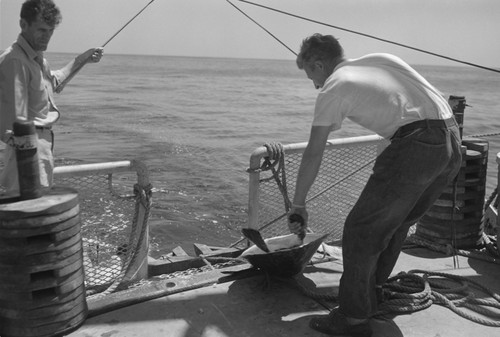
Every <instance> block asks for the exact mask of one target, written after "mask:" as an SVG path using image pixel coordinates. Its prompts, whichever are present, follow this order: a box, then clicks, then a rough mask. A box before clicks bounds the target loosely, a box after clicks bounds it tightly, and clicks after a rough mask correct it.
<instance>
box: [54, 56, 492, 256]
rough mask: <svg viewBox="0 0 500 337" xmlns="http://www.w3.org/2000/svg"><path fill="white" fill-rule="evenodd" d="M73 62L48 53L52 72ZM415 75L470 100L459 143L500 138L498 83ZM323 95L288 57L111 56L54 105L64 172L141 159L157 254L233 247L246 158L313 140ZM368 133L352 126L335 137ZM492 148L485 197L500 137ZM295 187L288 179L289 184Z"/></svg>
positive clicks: (473, 74)
mask: <svg viewBox="0 0 500 337" xmlns="http://www.w3.org/2000/svg"><path fill="white" fill-rule="evenodd" d="M74 56H75V55H71V54H59V53H47V55H46V57H47V58H48V60H49V62H50V64H51V66H52V68H53V69H57V68H58V67H60V66H62V65H64V64H65V63H66V62H68V61H69V60H70V59H71V58H72V57H74ZM414 67H415V68H416V69H417V70H418V71H419V72H421V74H423V75H424V76H425V77H426V78H427V79H428V80H429V81H430V82H431V83H433V84H434V85H435V86H436V87H437V88H438V89H439V90H440V91H441V92H442V93H443V95H444V96H446V97H448V96H449V95H459V96H465V98H466V100H467V104H468V105H469V106H467V108H466V111H465V123H464V124H465V127H464V135H479V134H481V135H482V134H496V133H500V118H499V115H500V89H499V88H500V74H498V73H494V72H489V71H486V70H481V69H477V68H472V67H464V66H457V67H455V66H419V65H414ZM316 95H317V91H316V90H315V89H314V88H313V85H312V83H311V82H310V81H309V80H308V79H307V78H306V77H305V75H304V74H303V72H302V71H300V70H298V69H297V67H296V65H295V62H294V61H292V60H254V59H225V58H192V57H169V56H131V55H126V56H125V55H105V56H104V58H103V59H102V61H101V62H100V63H98V64H90V65H87V66H86V67H85V68H84V69H83V70H82V71H81V72H80V73H79V74H78V75H77V76H76V77H75V78H74V79H73V80H72V82H70V84H68V86H67V87H66V88H65V89H64V91H63V92H62V93H61V94H60V95H58V96H57V97H56V102H57V104H58V106H59V109H60V110H61V111H62V116H61V119H60V121H59V122H58V123H57V124H56V126H55V129H54V131H55V133H56V143H55V144H56V145H55V154H56V158H57V162H58V163H60V164H61V163H67V162H71V163H95V162H109V161H119V160H130V159H138V160H141V161H143V162H145V163H146V164H147V166H148V168H149V171H150V180H151V182H152V185H153V198H154V199H153V202H154V206H153V210H152V215H151V219H150V226H151V242H152V255H153V256H155V255H156V256H155V257H157V256H160V255H162V254H166V253H168V252H169V251H170V250H171V249H173V248H174V247H176V246H181V247H183V248H184V249H185V250H186V251H188V252H190V250H191V249H192V248H191V247H192V243H194V242H198V243H205V244H208V245H214V246H217V245H220V246H227V245H228V243H232V242H234V241H236V240H237V239H239V238H240V228H241V226H242V225H243V224H244V223H245V222H246V220H247V215H246V210H247V203H248V200H247V198H248V174H247V173H246V171H245V170H246V168H247V167H248V162H249V158H250V154H251V153H252V152H253V151H254V150H255V149H256V148H257V147H259V146H261V145H263V144H264V143H267V142H281V143H283V144H287V143H295V142H304V141H307V139H308V135H309V129H310V123H311V119H312V113H313V107H314V102H315V98H316ZM368 134H371V133H370V132H369V131H367V130H365V129H363V128H361V127H359V126H357V125H355V124H353V123H349V122H348V123H346V125H345V126H344V128H343V129H342V130H341V131H339V132H336V133H333V134H332V135H331V138H337V137H352V136H359V135H368ZM484 139H487V140H488V141H489V142H490V152H489V156H490V158H489V164H488V180H487V195H489V194H490V193H491V192H492V191H493V188H494V187H495V186H496V184H497V171H498V170H497V164H496V162H495V159H496V154H497V153H498V152H500V136H498V135H494V136H488V137H485V138H484ZM292 183H293V182H292Z"/></svg>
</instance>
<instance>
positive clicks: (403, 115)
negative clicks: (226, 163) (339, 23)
mask: <svg viewBox="0 0 500 337" xmlns="http://www.w3.org/2000/svg"><path fill="white" fill-rule="evenodd" d="M297 65H298V67H299V69H303V70H304V71H305V73H306V75H307V76H308V78H309V79H311V80H312V81H313V84H314V86H315V87H316V88H317V89H321V90H320V92H319V94H318V97H317V100H316V105H315V111H314V118H313V122H312V128H311V133H310V139H309V143H308V145H307V147H306V149H305V151H304V154H303V157H302V162H301V165H300V168H299V172H298V177H297V183H296V188H295V196H294V199H293V207H292V209H291V210H290V212H289V216H291V215H300V216H301V217H302V218H303V219H304V223H303V224H302V225H301V224H300V223H298V222H292V221H290V220H289V228H290V231H291V232H293V233H300V232H301V231H303V230H304V227H306V226H307V218H308V214H307V210H306V208H305V201H306V196H307V193H308V191H309V189H310V187H311V186H312V184H313V182H314V180H315V178H316V175H317V173H318V171H319V167H320V165H321V160H322V157H323V152H324V149H325V146H326V142H327V140H328V137H329V134H330V132H331V131H335V130H338V129H340V128H341V126H342V122H343V120H344V119H345V118H349V119H351V120H352V121H354V122H356V123H358V124H360V125H362V126H364V127H365V128H367V129H369V130H371V131H373V132H375V133H377V134H379V135H380V136H382V137H384V138H386V139H388V140H390V141H391V143H390V145H389V146H388V147H387V148H386V149H385V150H384V152H383V153H381V154H380V155H379V156H378V158H377V160H376V162H375V165H374V168H373V174H372V175H371V176H370V178H369V180H368V182H367V184H366V186H365V188H364V190H363V192H362V193H361V195H360V197H359V199H358V201H357V203H356V205H355V206H354V207H353V209H352V210H351V212H350V214H349V216H348V217H347V219H346V222H345V225H344V232H343V238H342V248H343V263H344V272H343V274H342V278H341V281H340V288H339V307H338V308H336V309H334V310H333V311H332V312H331V313H330V314H329V315H328V316H324V317H317V318H313V319H312V320H311V323H310V326H311V328H313V329H315V330H318V331H321V332H323V333H326V334H329V335H332V336H344V335H350V336H360V337H367V336H371V328H370V325H369V318H370V317H371V316H372V315H374V314H375V313H376V311H377V303H378V301H380V298H377V297H378V296H377V293H379V291H380V290H381V287H382V285H383V284H384V283H385V281H386V280H387V278H388V277H389V276H390V274H391V272H392V270H393V268H394V265H395V263H396V261H397V259H398V256H399V253H400V252H401V249H402V245H403V243H404V240H405V238H406V235H407V233H408V230H409V228H410V227H411V225H413V224H415V223H416V222H417V220H418V219H419V218H420V217H421V216H423V215H424V214H425V212H426V211H427V210H428V209H429V208H430V207H431V206H432V204H433V203H434V201H435V200H436V199H437V198H438V197H439V195H440V194H441V192H442V191H443V189H444V188H445V187H446V186H447V185H448V184H449V183H450V182H452V181H453V179H454V178H455V176H456V175H457V173H458V170H459V169H460V165H461V162H462V159H461V151H460V145H461V140H460V134H459V129H458V126H457V124H456V122H455V119H454V117H453V113H452V111H451V108H450V106H449V104H448V103H447V101H446V100H445V99H444V98H443V97H442V96H441V95H440V93H439V92H438V91H437V90H436V89H435V88H434V87H433V86H432V85H431V84H430V83H429V82H428V81H427V80H425V79H424V78H423V77H422V76H421V75H420V74H418V73H417V72H416V71H415V70H414V69H413V68H411V67H410V66H409V65H408V64H406V63H405V62H404V61H402V60H401V59H399V58H398V57H396V56H393V55H389V54H370V55H366V56H364V57H361V58H358V59H352V60H351V59H346V58H344V54H343V49H342V47H341V46H340V44H339V43H338V41H337V40H336V39H335V38H334V37H333V36H330V35H321V34H314V35H312V36H310V37H308V38H306V39H305V40H304V41H303V43H302V46H301V51H300V53H299V55H298V56H297Z"/></svg>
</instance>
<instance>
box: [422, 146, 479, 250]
mask: <svg viewBox="0 0 500 337" xmlns="http://www.w3.org/2000/svg"><path fill="white" fill-rule="evenodd" d="M462 145H463V146H464V147H465V148H466V151H465V153H463V159H462V167H461V168H460V172H459V173H458V178H457V184H456V187H454V186H453V183H452V184H450V185H449V186H448V187H447V188H446V189H445V190H444V191H443V193H442V194H441V196H440V197H439V198H438V200H437V201H436V202H435V203H434V205H433V206H432V207H431V208H430V209H429V211H428V212H427V213H426V214H425V215H424V216H423V217H422V219H421V220H420V221H419V222H418V224H417V228H416V232H415V234H416V236H420V237H422V238H423V239H426V240H429V241H432V242H434V243H437V244H442V245H448V244H449V245H452V246H453V247H454V248H458V249H467V248H477V247H479V246H480V245H482V243H483V239H482V235H483V227H482V218H483V208H484V198H485V192H486V171H487V165H488V148H489V144H488V142H487V141H485V140H482V139H464V140H463V141H462Z"/></svg>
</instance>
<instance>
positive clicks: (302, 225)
mask: <svg viewBox="0 0 500 337" xmlns="http://www.w3.org/2000/svg"><path fill="white" fill-rule="evenodd" d="M308 218H309V214H308V213H307V210H306V207H305V206H297V205H292V208H291V209H290V211H289V212H288V229H289V230H290V232H291V233H294V234H297V235H298V236H299V237H300V238H301V239H304V236H305V233H306V228H307V220H308Z"/></svg>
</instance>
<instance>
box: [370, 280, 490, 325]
mask: <svg viewBox="0 0 500 337" xmlns="http://www.w3.org/2000/svg"><path fill="white" fill-rule="evenodd" d="M418 274H422V275H421V276H420V275H418ZM436 277H438V279H436ZM450 281H451V282H452V283H453V284H454V285H456V284H458V285H457V286H455V287H453V288H450V287H447V286H446V283H448V284H449V283H450ZM473 287H475V288H476V289H479V290H481V291H483V292H484V293H486V294H488V295H489V296H490V298H488V299H482V298H477V297H476V295H475V294H474V292H473V291H472V288H473ZM383 293H384V298H386V300H384V301H383V302H382V304H381V305H380V307H379V312H378V313H377V315H376V316H382V315H387V314H391V313H411V312H415V311H419V310H423V309H426V308H428V307H430V306H431V305H432V304H438V305H442V306H444V307H447V308H449V309H450V310H452V311H453V312H454V313H456V314H458V315H459V316H461V317H463V318H466V319H468V320H471V321H473V322H475V323H479V324H483V325H487V326H492V327H500V311H499V310H496V311H495V310H492V309H491V308H494V309H500V295H498V294H496V293H494V292H492V291H491V290H489V289H488V288H486V287H484V286H482V285H481V284H479V283H477V282H475V281H473V280H470V279H467V278H465V277H462V276H458V275H451V274H445V273H439V272H430V271H423V270H411V271H409V272H408V273H404V272H403V273H400V274H398V275H396V276H394V277H392V278H390V279H389V280H387V282H386V283H385V284H384V285H383Z"/></svg>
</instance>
